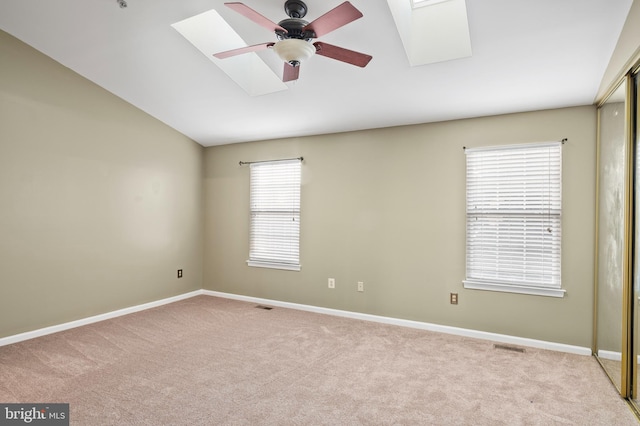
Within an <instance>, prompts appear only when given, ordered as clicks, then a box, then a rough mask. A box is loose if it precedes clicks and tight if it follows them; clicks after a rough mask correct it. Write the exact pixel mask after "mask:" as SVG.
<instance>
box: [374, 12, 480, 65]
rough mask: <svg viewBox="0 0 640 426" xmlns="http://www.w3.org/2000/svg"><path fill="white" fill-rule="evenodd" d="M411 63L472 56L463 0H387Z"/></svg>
mask: <svg viewBox="0 0 640 426" xmlns="http://www.w3.org/2000/svg"><path fill="white" fill-rule="evenodd" d="M387 3H388V4H389V9H390V10H391V14H392V15H393V19H394V21H395V23H396V27H397V28H398V33H399V34H400V39H401V40H402V44H403V45H404V49H405V52H406V53H407V58H408V59H409V64H410V65H411V66H418V65H426V64H432V63H435V62H443V61H450V60H453V59H460V58H467V57H469V56H471V38H470V36H469V23H468V21H467V4H466V2H465V0H409V1H407V0H387Z"/></svg>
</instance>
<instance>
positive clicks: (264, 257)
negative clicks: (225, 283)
mask: <svg viewBox="0 0 640 426" xmlns="http://www.w3.org/2000/svg"><path fill="white" fill-rule="evenodd" d="M250 167H251V177H250V209H251V212H250V216H251V219H250V237H249V260H247V264H248V265H249V266H257V267H264V268H275V269H287V270H294V271H299V270H300V181H301V161H300V160H298V159H295V160H284V161H272V162H260V163H253V164H251V166H250Z"/></svg>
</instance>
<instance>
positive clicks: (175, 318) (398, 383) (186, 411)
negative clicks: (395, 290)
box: [0, 296, 638, 426]
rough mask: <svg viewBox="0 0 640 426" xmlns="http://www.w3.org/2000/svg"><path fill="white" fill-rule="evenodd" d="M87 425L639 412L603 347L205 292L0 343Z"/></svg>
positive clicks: (14, 384) (29, 381)
mask: <svg viewBox="0 0 640 426" xmlns="http://www.w3.org/2000/svg"><path fill="white" fill-rule="evenodd" d="M0 402H68V403H70V410H71V416H70V417H71V423H72V424H75V425H107V424H109V425H115V424H118V425H214V424H215V425H218V424H225V425H226V424H229V425H289V424H290V425H321V424H326V425H359V424H364V425H369V424H371V425H545V426H546V425H614V424H615V425H637V424H638V423H637V421H636V419H635V416H634V415H633V413H632V412H631V410H630V409H629V408H628V406H627V404H626V403H625V402H624V401H623V400H622V399H621V398H620V397H619V396H618V395H617V393H616V391H615V389H614V387H613V386H612V385H611V383H610V382H609V381H608V379H607V378H606V376H605V374H604V372H603V371H602V369H601V368H600V366H599V365H598V363H597V361H596V360H595V359H594V358H592V357H585V356H578V355H570V354H563V353H558V352H550V351H544V350H537V349H529V348H527V349H526V353H517V352H512V351H507V350H500V349H494V347H493V344H492V343H491V342H487V341H482V340H474V339H467V338H461V337H457V336H450V335H446V334H440V333H433V332H428V331H421V330H414V329H409V328H402V327H395V326H390V325H383V324H377V323H371V322H365V321H357V320H351V319H346V318H339V317H332V316H326V315H320V314H313V313H309V312H301V311H295V310H289V309H284V308H274V309H273V310H262V309H257V308H255V305H253V304H250V303H245V302H238V301H233V300H226V299H219V298H215V297H209V296H199V297H194V298H191V299H187V300H183V301H180V302H176V303H173V304H170V305H166V306H162V307H159V308H155V309H151V310H148V311H144V312H139V313H136V314H131V315H127V316H124V317H120V318H116V319H112V320H108V321H103V322H100V323H96V324H92V325H88V326H85V327H81V328H77V329H73V330H69V331H65V332H61V333H57V334H54V335H50V336H45V337H41V338H38V339H33V340H30V341H25V342H21V343H17V344H14V345H9V346H5V347H0Z"/></svg>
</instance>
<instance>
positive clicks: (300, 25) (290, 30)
mask: <svg viewBox="0 0 640 426" xmlns="http://www.w3.org/2000/svg"><path fill="white" fill-rule="evenodd" d="M278 25H280V26H281V27H282V28H284V29H285V30H287V32H284V31H279V30H276V31H275V33H276V37H277V38H278V40H287V39H290V38H297V39H299V40H305V41H311V39H313V38H315V36H316V34H315V33H314V32H313V31H309V30H304V27H306V26H307V25H309V23H308V22H307V21H305V20H304V19H300V18H289V19H283V20H282V21H280V22H278Z"/></svg>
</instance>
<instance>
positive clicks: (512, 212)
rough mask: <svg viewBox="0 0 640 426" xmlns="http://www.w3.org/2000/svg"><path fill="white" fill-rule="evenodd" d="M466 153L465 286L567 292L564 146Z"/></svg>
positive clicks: (503, 289)
mask: <svg viewBox="0 0 640 426" xmlns="http://www.w3.org/2000/svg"><path fill="white" fill-rule="evenodd" d="M465 153H466V159H467V251H466V255H467V262H466V263H467V265H466V266H467V273H466V280H465V281H464V285H465V288H477V289H484V290H498V291H507V292H515V293H527V294H537V295H545V296H556V297H562V296H563V295H564V290H562V289H561V280H560V279H561V242H562V229H561V222H562V220H561V219H562V144H561V143H560V142H557V143H555V142H554V143H545V144H527V145H512V146H508V147H495V148H476V149H466V150H465Z"/></svg>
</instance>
